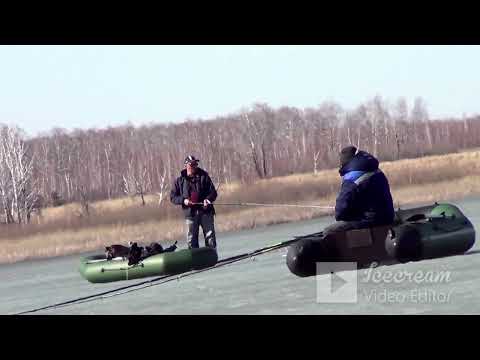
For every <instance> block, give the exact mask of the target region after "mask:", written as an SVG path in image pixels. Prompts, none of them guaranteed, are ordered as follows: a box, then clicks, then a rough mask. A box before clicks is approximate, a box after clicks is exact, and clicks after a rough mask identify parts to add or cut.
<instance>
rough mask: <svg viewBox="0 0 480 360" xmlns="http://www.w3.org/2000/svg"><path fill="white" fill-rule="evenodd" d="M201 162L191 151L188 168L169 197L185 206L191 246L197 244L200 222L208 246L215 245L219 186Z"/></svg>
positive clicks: (189, 245)
mask: <svg viewBox="0 0 480 360" xmlns="http://www.w3.org/2000/svg"><path fill="white" fill-rule="evenodd" d="M198 162H199V160H198V159H196V158H195V157H194V156H191V155H190V156H187V157H186V158H185V162H184V165H185V169H183V170H182V171H181V173H180V177H178V178H177V179H176V180H175V183H174V184H173V186H172V191H171V192H170V201H171V202H172V203H173V204H175V205H181V206H182V209H183V212H184V215H185V220H186V226H187V243H188V247H189V248H190V249H191V248H198V246H199V245H198V233H199V228H200V226H201V227H202V230H203V236H204V238H205V246H208V247H213V248H216V247H217V243H216V237H215V226H214V215H215V209H214V207H213V205H212V203H213V202H214V201H215V200H216V198H217V190H216V189H215V186H214V185H213V182H212V179H210V176H209V175H208V173H207V172H206V171H205V170H203V169H201V168H199V167H198Z"/></svg>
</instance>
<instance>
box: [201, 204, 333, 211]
mask: <svg viewBox="0 0 480 360" xmlns="http://www.w3.org/2000/svg"><path fill="white" fill-rule="evenodd" d="M192 205H203V203H192ZM212 205H220V206H269V207H297V208H315V209H328V210H331V209H335V206H320V205H296V204H262V203H215V204H212Z"/></svg>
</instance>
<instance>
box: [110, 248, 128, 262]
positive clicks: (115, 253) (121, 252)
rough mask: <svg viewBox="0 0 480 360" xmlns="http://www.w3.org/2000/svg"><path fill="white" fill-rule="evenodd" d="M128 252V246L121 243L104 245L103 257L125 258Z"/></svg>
mask: <svg viewBox="0 0 480 360" xmlns="http://www.w3.org/2000/svg"><path fill="white" fill-rule="evenodd" d="M129 252H130V248H129V247H127V246H123V245H110V246H105V257H106V258H107V260H112V259H113V258H116V257H121V258H124V259H125V258H127V257H128V254H129Z"/></svg>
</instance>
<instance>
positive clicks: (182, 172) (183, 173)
mask: <svg viewBox="0 0 480 360" xmlns="http://www.w3.org/2000/svg"><path fill="white" fill-rule="evenodd" d="M180 175H181V176H183V177H187V169H183V170H182V171H181V172H180ZM196 175H199V176H204V175H207V172H206V171H205V170H203V169H201V168H197V173H196Z"/></svg>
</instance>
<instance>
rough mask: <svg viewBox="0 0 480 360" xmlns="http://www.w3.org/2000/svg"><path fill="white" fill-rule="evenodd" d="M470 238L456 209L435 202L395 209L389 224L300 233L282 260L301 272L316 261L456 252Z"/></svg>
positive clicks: (365, 263) (365, 261) (363, 264)
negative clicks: (336, 231) (300, 236)
mask: <svg viewBox="0 0 480 360" xmlns="http://www.w3.org/2000/svg"><path fill="white" fill-rule="evenodd" d="M474 243H475V229H474V227H473V225H472V223H471V222H470V220H469V219H468V218H467V217H466V216H465V215H464V214H463V213H462V211H461V210H460V209H459V208H458V207H457V206H455V205H452V204H438V203H435V204H433V205H430V206H423V207H416V208H411V209H405V210H401V209H399V210H397V211H396V212H395V221H394V223H393V224H392V225H386V226H378V227H372V228H367V229H357V230H348V231H342V232H338V233H333V234H330V235H328V236H324V234H323V233H322V232H319V233H315V234H311V235H306V236H302V239H301V240H300V241H298V242H296V243H294V244H293V245H291V246H290V248H289V249H288V253H287V259H286V262H287V266H288V268H289V270H290V271H291V272H292V273H293V274H295V275H297V276H300V277H305V276H314V275H319V273H318V269H317V266H316V265H317V263H320V262H323V263H328V262H336V263H342V262H345V263H347V262H355V263H357V269H362V268H367V267H376V266H379V265H393V264H398V263H407V262H410V261H421V260H426V259H435V258H440V257H446V256H453V255H460V254H463V253H465V252H467V251H468V250H470V249H471V248H472V246H473V244H474ZM322 268H325V269H327V268H326V267H322ZM326 271H327V270H326ZM337 271H338V270H337Z"/></svg>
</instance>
